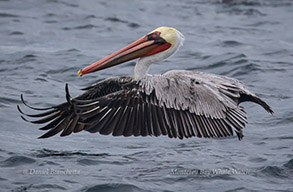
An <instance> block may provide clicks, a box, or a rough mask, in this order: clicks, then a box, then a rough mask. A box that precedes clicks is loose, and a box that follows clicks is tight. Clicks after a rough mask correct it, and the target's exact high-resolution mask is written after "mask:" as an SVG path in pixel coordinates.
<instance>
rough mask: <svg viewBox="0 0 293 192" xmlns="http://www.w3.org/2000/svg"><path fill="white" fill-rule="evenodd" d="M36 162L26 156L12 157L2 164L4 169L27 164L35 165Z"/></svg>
mask: <svg viewBox="0 0 293 192" xmlns="http://www.w3.org/2000/svg"><path fill="white" fill-rule="evenodd" d="M35 162H36V160H35V159H32V158H29V157H26V156H12V157H9V158H8V159H6V160H4V161H2V162H0V164H1V166H2V167H16V166H20V165H25V164H32V163H35Z"/></svg>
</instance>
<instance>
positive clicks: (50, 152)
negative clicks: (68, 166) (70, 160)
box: [33, 149, 108, 158]
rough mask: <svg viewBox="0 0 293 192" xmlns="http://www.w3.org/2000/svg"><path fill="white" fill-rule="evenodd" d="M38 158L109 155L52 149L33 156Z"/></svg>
mask: <svg viewBox="0 0 293 192" xmlns="http://www.w3.org/2000/svg"><path fill="white" fill-rule="evenodd" d="M33 155H34V156H36V157H40V158H43V157H54V156H67V157H68V156H107V155H108V154H107V153H84V152H79V151H77V152H72V151H55V150H50V149H42V150H38V151H37V152H36V153H34V154H33Z"/></svg>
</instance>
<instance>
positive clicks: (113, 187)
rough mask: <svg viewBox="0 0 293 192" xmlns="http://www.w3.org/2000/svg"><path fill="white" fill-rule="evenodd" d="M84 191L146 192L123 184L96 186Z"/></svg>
mask: <svg viewBox="0 0 293 192" xmlns="http://www.w3.org/2000/svg"><path fill="white" fill-rule="evenodd" d="M83 191H85V192H94V191H99V192H112V191H113V192H114V191H115V192H119V191H121V192H124V191H129V192H136V191H139V192H141V191H146V190H143V189H141V188H139V187H137V186H135V185H131V184H122V183H106V184H100V185H95V186H92V187H89V188H86V189H84V190H83Z"/></svg>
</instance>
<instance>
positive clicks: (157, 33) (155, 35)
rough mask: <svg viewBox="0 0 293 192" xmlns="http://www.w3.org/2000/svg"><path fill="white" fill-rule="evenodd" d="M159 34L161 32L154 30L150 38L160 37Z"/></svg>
mask: <svg viewBox="0 0 293 192" xmlns="http://www.w3.org/2000/svg"><path fill="white" fill-rule="evenodd" d="M160 34H161V33H160V32H158V31H155V32H153V33H152V38H154V39H157V38H158V37H160Z"/></svg>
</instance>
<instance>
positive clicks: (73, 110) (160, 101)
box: [17, 27, 273, 140]
mask: <svg viewBox="0 0 293 192" xmlns="http://www.w3.org/2000/svg"><path fill="white" fill-rule="evenodd" d="M183 41H184V36H183V35H182V34H181V33H180V32H179V31H178V30H176V29H174V28H171V27H159V28H157V29H155V30H154V31H152V32H150V33H148V34H147V35H145V36H143V37H142V38H140V39H139V40H137V41H135V42H134V43H132V44H130V45H128V46H127V47H125V48H123V49H121V50H119V51H117V52H115V53H113V54H111V55H109V56H107V57H105V58H103V59H101V60H99V61H97V62H95V63H93V64H91V65H90V66H88V67H86V68H84V69H82V70H80V71H79V72H78V75H79V76H82V75H85V74H87V73H90V72H94V71H98V70H101V69H105V68H108V67H112V66H114V65H118V64H120V63H124V62H126V61H129V60H132V59H136V58H139V59H138V60H137V63H136V65H135V68H134V77H110V78H107V79H105V80H102V81H100V82H97V83H96V84H94V85H91V86H89V87H87V88H85V89H83V90H85V92H84V93H83V94H81V95H79V96H77V97H74V98H71V96H70V94H69V91H68V86H67V84H66V86H65V90H66V100H67V101H66V102H64V103H62V104H59V105H56V106H52V107H49V108H35V107H31V106H29V105H28V104H27V103H26V102H25V101H24V100H23V97H22V96H21V99H22V102H23V104H24V105H25V106H27V107H29V108H31V109H33V110H43V111H44V112H42V113H39V114H26V113H24V112H23V111H22V110H21V109H20V107H19V106H17V107H18V110H19V112H20V113H21V114H22V118H23V119H24V120H25V121H29V122H31V123H35V124H44V123H47V124H46V125H45V126H44V127H42V128H40V129H41V130H47V132H46V133H45V134H44V135H42V136H40V137H39V138H47V137H51V136H53V135H55V134H57V133H59V132H61V131H62V133H61V136H66V135H69V134H71V133H72V132H74V133H76V132H79V131H82V130H86V131H88V132H91V133H96V132H99V133H100V134H103V135H108V134H111V133H112V135H113V136H120V135H123V136H131V135H134V136H147V135H154V136H159V135H168V136H169V137H170V138H180V139H182V138H184V137H186V138H189V137H193V136H196V137H225V136H232V135H233V131H234V132H235V133H236V134H237V136H238V138H239V140H241V139H242V137H243V134H242V129H243V128H244V127H245V124H246V123H247V116H246V112H245V110H244V108H243V107H242V106H239V103H241V102H245V101H252V102H254V103H257V104H259V105H261V106H262V107H263V108H264V109H265V110H266V111H268V112H270V113H273V111H272V109H271V108H270V106H269V105H267V104H266V103H265V102H264V101H263V100H261V99H260V98H259V97H257V96H256V95H255V94H253V93H252V92H250V91H249V90H248V89H247V87H246V86H245V85H243V84H242V83H241V82H240V81H238V80H236V79H232V78H229V77H224V76H220V75H214V74H209V73H203V72H195V71H185V70H173V71H168V72H166V73H164V74H160V75H149V74H147V73H148V70H149V67H150V65H151V64H152V63H154V62H158V61H162V60H163V59H166V58H168V57H169V56H171V55H172V54H174V53H175V52H176V51H177V50H178V49H179V47H180V46H181V45H182V44H183ZM24 116H27V117H30V118H38V119H37V120H27V119H26V118H25V117H24Z"/></svg>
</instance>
